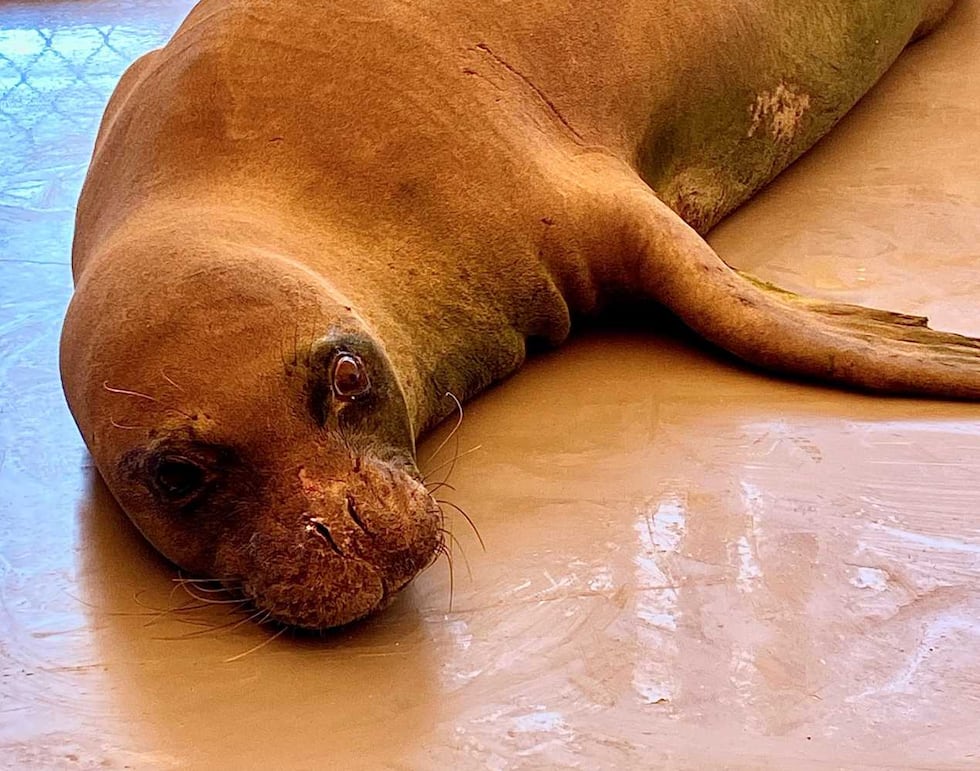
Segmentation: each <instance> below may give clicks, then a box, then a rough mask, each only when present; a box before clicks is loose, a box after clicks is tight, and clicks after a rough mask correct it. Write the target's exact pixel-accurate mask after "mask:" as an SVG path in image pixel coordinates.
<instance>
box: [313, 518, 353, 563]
mask: <svg viewBox="0 0 980 771" xmlns="http://www.w3.org/2000/svg"><path fill="white" fill-rule="evenodd" d="M309 528H312V529H313V530H316V532H317V534H318V535H319V536H320V537H321V538H322V539H323V540H324V541H326V542H327V543H328V544H330V548H331V549H333V550H334V551H335V552H336V553H337V554H338V555H340V556H341V557H343V556H344V553H343V552H342V551H341V550H340V547H339V546H338V545H337V542H336V541H335V540H334V539H333V535H332V534H331V533H330V528H329V527H327V526H326V524H324V522H323V520H322V519H313V518H311V519H310V525H309V526H308V528H307V529H309Z"/></svg>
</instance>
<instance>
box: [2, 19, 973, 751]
mask: <svg viewBox="0 0 980 771" xmlns="http://www.w3.org/2000/svg"><path fill="white" fill-rule="evenodd" d="M188 6H189V3H187V2H169V3H168V2H152V3H147V2H141V3H139V4H136V3H126V2H101V3H99V2H95V3H89V2H59V3H43V2H37V3H30V4H10V3H0V143H2V147H3V151H2V154H0V330H2V340H0V372H2V378H3V389H2V392H0V399H2V405H0V491H2V492H0V494H2V498H0V765H2V766H4V767H30V766H41V767H55V768H65V767H72V768H75V767H77V768H95V767H108V768H115V767H126V766H130V767H134V768H183V767H199V768H204V767H238V768H261V767H289V766H297V767H320V768H322V767H365V768H377V767H389V768H427V767H442V768H449V767H462V768H485V767H487V768H552V767H563V766H567V767H581V768H602V767H605V768H614V767H615V768H627V767H640V766H643V765H667V766H669V767H676V768H687V767H728V768H755V767H780V768H787V767H794V768H795V767H801V768H802V767H813V768H826V767H842V768H858V767H898V766H916V767H935V768H975V767H978V766H980V738H978V732H977V728H976V727H977V725H980V622H978V618H980V473H978V472H980V408H978V407H977V406H975V405H956V404H943V403H936V402H924V401H912V400H899V399H873V398H869V397H863V396H858V395H852V394H844V393H837V392H832V391H828V390H825V389H820V388H815V387H809V386H805V385H800V384H791V383H783V382H778V381H775V380H771V379H768V378H765V377H762V376H760V375H757V374H754V373H751V372H748V371H745V370H742V369H739V368H737V367H735V366H733V365H731V364H729V363H728V362H726V361H723V360H721V359H719V358H716V357H714V356H712V355H711V354H710V353H707V352H704V351H701V350H698V349H697V348H695V347H693V346H692V345H691V344H690V342H689V341H687V340H683V339H680V338H678V337H676V336H671V335H667V334H658V333H656V332H650V331H648V332H635V333H634V332H629V333H627V332H615V331H607V332H605V333H601V334H594V335H590V336H588V337H586V338H584V339H579V340H577V341H576V342H574V343H572V344H571V345H569V346H567V347H565V348H564V349H562V350H561V351H559V352H557V353H556V354H551V355H548V356H544V357H541V358H539V359H537V360H535V361H533V362H532V363H531V364H530V365H529V366H528V367H527V368H526V369H525V370H524V371H523V372H522V373H521V374H520V375H519V376H518V377H516V378H514V379H513V380H511V381H509V382H508V383H506V384H504V385H503V386H502V387H500V388H497V389H495V390H493V391H492V392H491V393H489V394H486V395H485V396H484V397H482V398H480V399H478V400H477V401H476V402H474V403H473V404H472V405H470V406H469V408H468V410H467V416H466V420H465V422H464V425H463V428H462V430H461V432H460V437H461V439H460V441H461V444H460V447H461V449H463V450H465V449H467V448H470V447H473V446H476V445H479V449H477V450H475V451H473V452H472V453H470V454H468V455H466V456H465V457H464V458H463V459H461V460H460V462H459V464H458V466H457V468H456V471H455V473H454V476H453V479H452V481H453V484H454V485H455V487H456V489H457V492H456V493H455V494H454V498H453V500H454V501H455V502H456V503H458V504H459V505H460V506H462V507H463V508H465V509H466V510H467V511H468V512H469V513H470V515H471V516H472V517H473V519H474V520H475V521H476V522H477V524H478V526H479V529H480V532H481V534H482V536H483V539H484V541H485V542H486V544H487V550H486V552H483V551H481V550H480V548H479V546H478V544H477V542H476V539H475V538H474V537H473V535H472V534H471V533H469V532H468V531H467V528H466V527H465V523H463V522H461V521H460V522H457V523H456V529H457V535H458V538H459V541H460V544H461V546H462V549H463V551H464V552H465V559H464V558H463V557H462V556H459V554H458V553H457V557H456V560H455V580H454V584H453V591H452V603H451V607H450V582H449V577H448V569H447V566H446V564H445V563H440V564H438V565H437V566H436V567H434V568H433V569H432V570H430V571H429V572H428V573H426V574H425V575H423V576H422V577H421V578H420V579H419V580H418V581H417V582H416V584H415V585H414V587H413V588H412V589H411V590H410V591H409V592H407V593H406V594H405V596H404V597H403V598H402V599H401V600H400V601H399V602H398V603H397V604H396V605H395V606H394V607H393V608H392V609H391V610H390V611H389V612H387V613H386V614H384V615H383V616H381V617H380V618H378V619H376V620H374V621H372V622H370V623H367V624H364V625H362V626H360V627H358V628H356V629H353V630H347V631H344V632H342V633H339V634H337V635H335V636H332V637H328V638H325V639H322V640H319V639H315V640H314V639H290V638H287V637H282V638H279V639H277V640H275V641H273V642H271V643H270V644H268V645H267V646H265V647H262V648H260V649H258V650H255V651H253V652H250V653H248V652H249V651H250V650H251V649H252V648H254V647H255V646H257V645H260V644H261V643H263V642H264V641H265V640H266V639H267V632H265V631H264V630H262V629H259V628H256V627H253V626H251V625H248V624H245V625H240V626H235V624H236V623H237V618H235V617H230V616H226V615H225V614H224V612H223V611H222V608H221V607H220V606H217V607H215V608H213V609H211V608H205V609H201V610H193V611H181V612H171V613H159V612H157V611H156V610H154V609H166V608H168V607H177V606H179V605H181V604H182V603H183V602H184V600H185V599H186V598H185V597H184V596H183V595H181V594H180V590H179V589H178V590H176V592H177V593H176V594H175V593H174V590H173V588H172V587H173V586H174V584H173V583H172V581H171V579H172V577H173V575H172V573H171V571H170V569H169V568H168V567H167V566H166V565H165V564H163V563H162V562H161V561H160V560H158V559H157V558H155V557H154V555H153V554H152V553H151V552H150V551H149V549H148V548H147V547H146V546H144V545H143V543H142V542H141V540H140V539H139V537H138V536H137V535H135V534H134V532H133V530H132V528H131V527H130V526H129V525H128V523H127V522H126V520H125V519H124V518H123V517H122V516H121V515H120V514H119V512H118V510H117V509H116V508H115V506H114V505H113V503H112V502H111V500H109V498H108V496H107V493H106V492H105V490H104V488H103V487H102V486H101V484H100V483H99V481H98V480H97V479H96V478H95V477H94V475H93V473H92V472H91V470H90V465H91V464H90V461H89V459H88V457H87V455H86V453H85V451H84V449H83V447H82V445H81V441H80V439H79V438H78V436H77V435H76V433H75V429H74V426H73V424H72V422H71V419H70V416H69V415H68V413H67V410H66V409H65V407H64V405H63V403H62V398H61V394H60V388H59V385H58V378H57V366H56V354H57V337H58V330H59V327H60V318H61V314H62V312H63V309H64V306H65V304H66V302H67V299H68V296H69V293H70V275H69V269H68V260H69V246H70V239H71V216H72V208H73V205H74V200H75V197H76V195H77V192H78V188H79V185H80V184H81V180H82V178H83V175H84V168H85V163H86V161H87V156H88V152H89V148H90V144H91V141H92V137H93V134H94V130H95V127H96V124H97V120H98V116H99V114H100V112H101V109H102V106H103V104H104V101H105V99H106V97H107V95H108V93H109V91H110V90H111V88H112V85H113V83H114V81H115V79H116V78H117V77H118V75H119V73H120V72H121V70H122V68H123V67H124V66H125V64H126V63H127V62H128V61H130V60H131V59H133V58H135V57H136V56H137V55H138V54H139V53H141V52H142V51H143V50H145V49H147V48H149V47H152V46H154V45H156V44H158V43H160V42H162V41H163V40H164V39H165V38H166V36H167V35H168V34H169V32H170V31H171V30H172V29H173V27H174V26H175V24H176V23H177V21H178V20H179V18H180V16H181V15H182V13H183V12H184V11H185V10H186V8H187V7H188ZM978 51H980V2H978V1H977V0H963V2H962V4H961V7H960V8H959V9H958V10H957V12H956V13H955V14H954V15H953V17H952V18H951V19H950V21H949V23H948V24H947V25H946V27H945V28H944V29H943V30H942V31H940V32H939V33H937V34H936V35H935V36H934V37H932V38H931V39H929V40H927V41H925V42H924V43H922V44H920V45H918V46H916V47H915V48H914V49H912V50H911V51H910V52H908V53H907V54H906V56H905V57H904V58H903V60H902V61H901V62H900V63H899V65H898V66H897V67H896V68H895V70H894V71H893V72H892V73H890V75H889V76H888V77H887V78H886V79H885V81H884V82H883V83H882V84H881V85H880V87H879V88H878V89H877V90H876V91H875V92H874V93H873V94H872V95H871V96H870V98H869V99H867V100H866V101H865V102H864V103H862V105H861V106H860V107H859V108H858V110H857V111H856V113H855V114H854V115H853V116H852V117H851V118H849V119H848V120H847V121H846V122H845V123H844V124H843V125H842V126H841V127H840V129H839V130H838V131H837V132H836V133H835V134H834V136H833V137H832V138H831V139H830V140H829V141H828V142H826V143H824V144H822V145H821V146H820V147H819V148H817V150H816V151H815V152H813V153H812V154H811V155H809V156H808V157H807V158H806V159H804V160H803V161H802V162H801V163H799V164H798V165H797V166H796V167H794V168H793V169H792V170H791V171H790V172H789V173H788V174H787V175H785V176H784V177H783V178H782V179H781V180H779V181H778V182H777V184H775V185H774V186H773V187H772V188H771V189H770V190H769V191H767V192H766V193H765V194H764V195H763V196H762V197H760V198H759V199H758V200H757V201H756V202H754V203H753V204H752V205H751V206H750V207H748V208H747V209H745V210H744V211H742V212H741V213H740V214H739V215H738V216H736V217H734V218H733V219H732V220H730V221H728V222H726V223H724V224H723V225H722V226H721V227H720V228H719V229H718V230H717V231H716V232H715V234H713V237H712V240H713V242H714V244H715V245H716V247H717V248H718V249H719V250H720V251H721V252H722V253H723V254H724V255H725V256H726V257H728V258H729V259H730V260H731V261H732V262H733V263H735V264H737V265H739V266H740V267H743V268H748V269H751V270H753V271H755V272H757V273H758V274H759V275H761V276H763V277H765V278H768V279H771V280H774V281H777V282H780V283H782V284H784V285H785V286H787V287H788V288H791V289H796V290H802V291H810V292H814V293H817V294H820V295H822V296H825V297H830V298H833V299H844V300H849V301H855V302H865V303H869V304H875V305H879V306H883V307H890V308H893V309H896V310H903V311H908V312H916V313H927V314H928V315H930V316H931V317H932V318H933V321H934V323H935V325H936V326H941V327H944V328H948V329H954V330H957V331H961V332H966V333H970V334H974V335H980V312H978V307H980V239H978V235H980V216H978V214H980V142H978V141H977V140H978V137H980V57H978V56H977V52H978ZM435 446H436V445H435V443H434V442H430V443H429V444H428V445H427V447H428V448H429V449H430V450H431V449H433V448H434V447H435ZM425 452H426V446H424V447H423V451H422V454H423V457H424V456H425ZM438 462H439V461H438V460H436V461H432V462H430V464H429V466H430V467H431V466H433V465H436V464H438ZM467 562H468V567H467V564H466V563H467ZM229 622H230V623H229ZM221 624H228V626H226V627H225V628H217V629H213V628H212V627H216V626H219V625H221ZM243 653H248V655H245V656H241V655H240V654H243Z"/></svg>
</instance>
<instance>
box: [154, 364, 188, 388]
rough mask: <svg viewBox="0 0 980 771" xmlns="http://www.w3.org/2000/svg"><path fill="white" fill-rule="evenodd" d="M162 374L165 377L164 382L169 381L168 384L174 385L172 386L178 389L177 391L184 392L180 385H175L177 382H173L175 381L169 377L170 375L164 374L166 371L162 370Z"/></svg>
mask: <svg viewBox="0 0 980 771" xmlns="http://www.w3.org/2000/svg"><path fill="white" fill-rule="evenodd" d="M160 374H161V375H163V379H164V380H166V381H167V382H168V383H170V385H172V386H173V387H174V388H176V389H177V390H178V391H183V390H184V389H183V388H181V387H180V386H179V385H177V384H176V383H175V382H174V381H173V379H172V378H171V377H170V376H169V375H168V374H167V373H166V372H164V371H163V370H162V369H161V370H160Z"/></svg>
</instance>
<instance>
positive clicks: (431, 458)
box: [426, 391, 463, 463]
mask: <svg viewBox="0 0 980 771" xmlns="http://www.w3.org/2000/svg"><path fill="white" fill-rule="evenodd" d="M445 395H446V396H448V397H449V398H450V399H452V400H453V401H454V402H456V409H457V411H458V412H459V415H458V417H457V418H456V425H455V426H453V430H452V431H450V432H449V434H448V435H447V436H446V438H445V439H443V440H442V441H441V442H440V443H439V446H438V447H436V449H435V451H434V452H433V453H432V454H431V455H430V456H429V457H428V458H427V459H426V463H431V462H432V461H434V460H435V459H436V458H437V457H438V455H439V453H440V452H442V450H443V448H444V447H445V446H446V445H447V444H448V443H449V440H450V439H452V438H453V437H454V436H456V432H457V431H459V427H460V426H461V425H463V405H462V403H461V402H460V401H459V399H457V398H456V395H455V394H454V393H453V392H452V391H446V394H445Z"/></svg>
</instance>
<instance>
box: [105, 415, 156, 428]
mask: <svg viewBox="0 0 980 771" xmlns="http://www.w3.org/2000/svg"><path fill="white" fill-rule="evenodd" d="M109 423H110V424H111V425H112V427H113V428H120V429H122V430H123V431H149V430H150V426H124V425H123V424H122V423H117V422H116V420H115V418H109Z"/></svg>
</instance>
